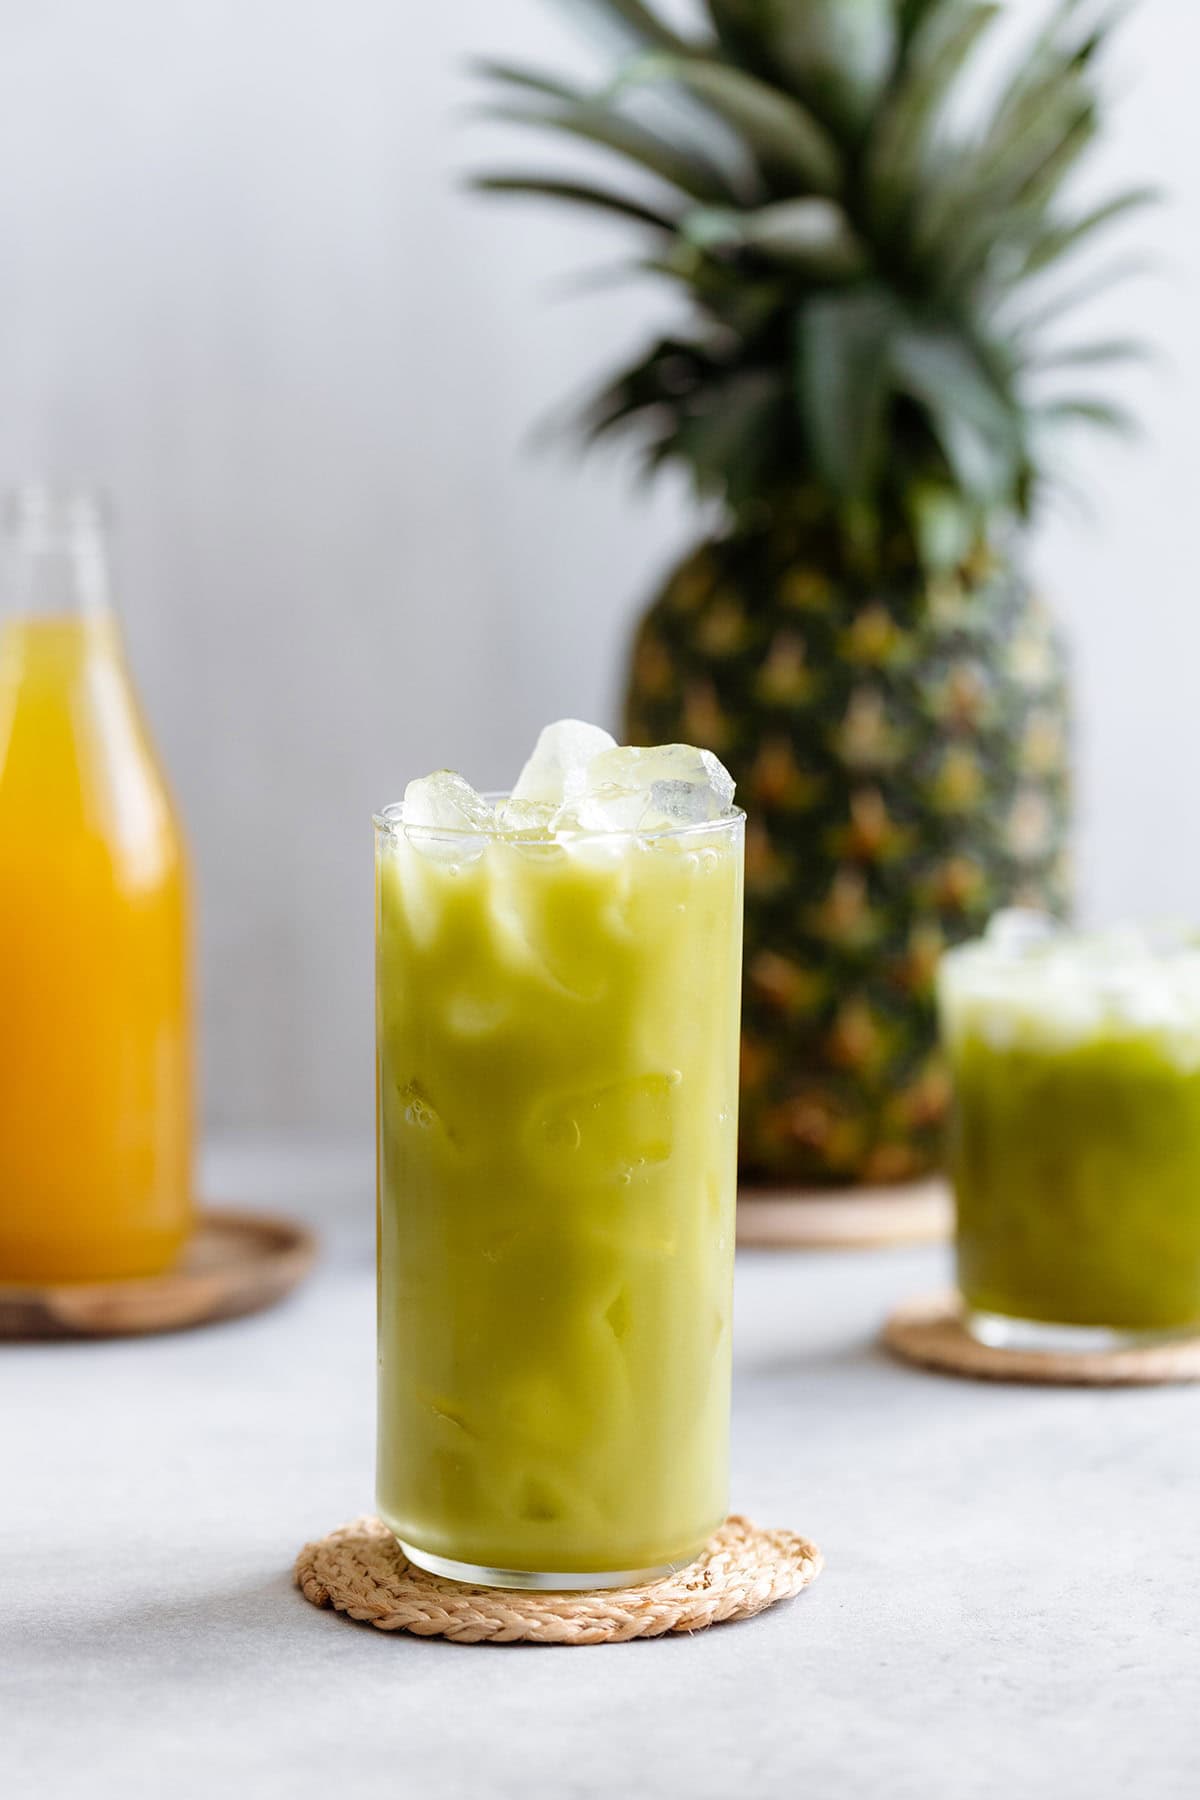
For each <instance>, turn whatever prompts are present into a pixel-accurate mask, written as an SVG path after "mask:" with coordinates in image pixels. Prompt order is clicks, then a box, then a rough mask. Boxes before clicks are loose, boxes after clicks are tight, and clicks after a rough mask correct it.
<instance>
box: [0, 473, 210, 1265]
mask: <svg viewBox="0 0 1200 1800" xmlns="http://www.w3.org/2000/svg"><path fill="white" fill-rule="evenodd" d="M187 911H188V907H187V874H186V868H185V861H184V850H183V843H182V837H181V833H180V830H179V826H178V823H177V820H176V817H175V813H174V810H173V808H172V805H171V800H170V797H169V794H168V792H167V788H166V784H165V781H164V779H163V776H162V773H161V770H160V768H159V764H158V761H157V758H156V756H155V753H154V749H153V746H152V744H151V742H150V738H149V735H148V733H147V731H146V727H145V724H144V722H143V720H142V717H141V713H140V711H139V708H138V704H137V698H136V695H135V693H134V690H133V685H132V681H131V679H130V675H129V670H128V668H127V666H126V663H125V658H124V653H123V649H122V644H121V634H120V631H119V628H118V625H117V620H116V616H115V613H114V611H113V607H112V602H111V598H110V593H109V582H108V567H107V554H106V544H105V530H104V521H103V517H102V513H101V509H100V507H99V506H98V504H97V502H96V500H95V499H94V498H93V497H92V496H90V495H88V494H86V493H58V492H54V491H48V490H45V489H40V488H34V489H26V490H22V491H21V492H20V493H18V494H16V495H14V496H12V497H11V498H10V500H9V502H8V505H7V509H6V511H5V514H4V517H3V524H2V528H0V1282H15V1283H39V1282H70V1281H100V1280H112V1279H118V1278H124V1277H132V1276H139V1275H151V1274H154V1273H156V1272H158V1271H159V1270H162V1269H164V1268H166V1267H167V1266H168V1265H169V1264H170V1263H171V1262H172V1261H173V1260H174V1258H175V1257H176V1255H177V1254H178V1252H179V1250H180V1248H181V1247H182V1245H183V1243H184V1240H185V1238H186V1236H187V1233H188V1229H189V1226H190V1223H191V1216H192V1181H191V1175H192V1170H191V1161H192V1021H191V1005H190V999H191V996H190V981H189V954H188V948H189V946H188V921H187Z"/></svg>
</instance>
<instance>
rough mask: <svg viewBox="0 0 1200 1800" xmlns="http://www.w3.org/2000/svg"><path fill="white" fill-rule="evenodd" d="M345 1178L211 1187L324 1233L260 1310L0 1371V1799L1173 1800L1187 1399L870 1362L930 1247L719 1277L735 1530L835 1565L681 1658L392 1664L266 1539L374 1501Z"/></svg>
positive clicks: (1184, 1653) (922, 1272)
mask: <svg viewBox="0 0 1200 1800" xmlns="http://www.w3.org/2000/svg"><path fill="white" fill-rule="evenodd" d="M367 1180H368V1177H367V1174H366V1170H365V1169H364V1167H363V1165H362V1163H361V1161H360V1160H359V1159H353V1160H349V1161H348V1160H347V1159H346V1158H345V1157H340V1156H336V1155H332V1154H319V1153H317V1152H315V1151H314V1152H312V1153H303V1154H301V1155H297V1154H296V1153H295V1152H293V1153H292V1154H291V1155H290V1156H288V1155H284V1154H282V1153H281V1152H279V1151H278V1150H273V1149H272V1148H271V1147H270V1146H263V1145H259V1146H254V1147H250V1148H245V1147H243V1148H242V1149H240V1150H239V1149H232V1148H227V1149H226V1150H225V1151H224V1152H222V1153H220V1154H217V1155H214V1156H212V1157H210V1159H209V1191H210V1193H212V1194H213V1195H214V1196H217V1197H220V1198H228V1199H230V1200H234V1199H240V1200H243V1201H247V1202H253V1203H256V1204H263V1205H266V1204H272V1205H276V1206H279V1207H289V1208H290V1209H291V1210H293V1211H295V1212H298V1213H302V1214H304V1215H305V1216H307V1217H309V1218H312V1219H315V1220H317V1221H319V1222H321V1223H322V1224H323V1227H324V1230H325V1240H326V1241H325V1255H324V1259H323V1262H322V1264H321V1267H320V1269H319V1272H318V1273H317V1274H316V1276H315V1277H314V1278H313V1280H312V1281H311V1282H310V1284H309V1285H308V1287H307V1288H306V1289H305V1290H304V1291H303V1292H302V1293H300V1294H299V1295H298V1296H297V1297H296V1298H295V1299H293V1300H292V1301H291V1302H290V1303H288V1304H286V1305H285V1306H283V1307H281V1308H279V1309H277V1310H276V1311H274V1312H271V1313H265V1314H262V1315H260V1316H258V1317H256V1318H250V1319H245V1320H241V1321H238V1322H233V1323H229V1324H225V1325H219V1326H214V1327H211V1328H209V1329H207V1330H202V1331H196V1332H191V1333H186V1334H180V1335H177V1336H171V1337H161V1338H156V1339H147V1340H143V1341H136V1342H135V1341H124V1342H113V1343H99V1344H86V1345H76V1344H48V1345H30V1346H13V1345H0V1426H2V1436H0V1715H2V1718H0V1793H3V1794H4V1796H6V1800H84V1797H86V1800H118V1796H119V1797H120V1800H125V1797H126V1796H141V1795H148V1796H156V1797H157V1796H168V1797H169V1800H210V1797H211V1800H216V1797H217V1796H221V1797H222V1800H224V1797H225V1796H229V1797H230V1800H242V1797H243V1796H246V1797H249V1800H270V1797H273V1796H276V1795H278V1796H280V1800H284V1797H286V1800H308V1797H309V1796H312V1797H313V1800H315V1797H316V1796H322V1797H323V1800H324V1797H327V1796H329V1795H334V1796H338V1797H339V1800H340V1797H341V1796H351V1795H357V1794H364V1795H365V1794H368V1793H369V1794H371V1795H376V1794H379V1795H387V1796H392V1795H395V1796H413V1797H414V1800H416V1797H419V1800H443V1797H447V1800H457V1797H458V1796H460V1795H461V1796H468V1795H471V1796H476V1795H478V1796H491V1795H495V1796H502V1797H504V1800H507V1797H509V1796H512V1797H513V1800H516V1797H517V1796H521V1797H522V1800H542V1797H545V1800H575V1797H579V1800H585V1797H586V1800H591V1797H592V1796H597V1797H598V1796H601V1795H604V1796H609V1795H617V1796H629V1797H632V1800H642V1797H657V1796H663V1797H668V1800H669V1797H673V1796H680V1797H683V1796H687V1800H709V1797H711V1800H741V1797H742V1796H747V1797H751V1796H753V1797H754V1800H760V1797H766V1800H775V1796H779V1797H780V1800H783V1797H785V1796H786V1797H788V1800H792V1797H793V1796H795V1797H797V1800H799V1797H800V1796H805V1797H806V1800H859V1797H860V1796H862V1797H870V1800H976V1797H979V1800H983V1797H986V1800H1043V1797H1045V1800H1076V1797H1078V1800H1117V1797H1118V1796H1119V1797H1120V1800H1126V1796H1130V1797H1131V1800H1175V1796H1180V1797H1183V1796H1187V1797H1188V1800H1195V1797H1196V1795H1197V1794H1200V1753H1198V1748H1197V1740H1198V1737H1200V1704H1198V1703H1200V1632H1198V1629H1197V1628H1198V1624H1200V1531H1198V1528H1197V1527H1198V1511H1200V1508H1198V1502H1200V1389H1191V1388H1175V1389H1170V1388H1166V1389H1161V1390H1147V1391H1143V1392H1094V1391H1087V1390H1076V1391H1069V1390H1067V1391H1051V1390H1044V1391H1043V1390H1037V1389H1032V1388H1016V1387H1014V1388H1003V1387H986V1386H977V1385H974V1384H971V1383H966V1382H957V1381H952V1380H947V1379H945V1378H939V1377H936V1376H933V1375H925V1374H921V1373H918V1372H916V1371H910V1370H907V1369H904V1368H901V1367H898V1366H896V1365H895V1364H893V1363H890V1362H889V1361H887V1360H886V1359H885V1358H884V1357H883V1356H882V1355H881V1354H880V1353H879V1352H878V1350H877V1349H876V1348H875V1347H874V1343H873V1338H874V1334H875V1330H876V1327H877V1325H878V1322H879V1320H880V1318H881V1316H882V1314H883V1312H884V1311H885V1309H886V1307H887V1306H888V1304H889V1302H891V1301H893V1300H895V1299H897V1298H899V1297H901V1296H903V1295H905V1294H909V1293H912V1292H914V1291H919V1290H921V1289H925V1288H928V1287H929V1286H931V1285H936V1284H937V1283H939V1282H940V1280H942V1279H943V1277H944V1274H945V1264H944V1259H943V1256H942V1255H941V1253H938V1252H933V1251H904V1252H891V1253H852V1254H851V1253H841V1254H837V1253H835V1254H826V1255H823V1256H813V1257H797V1256H788V1255H781V1254H770V1253H761V1252H760V1253H756V1254H752V1255H745V1256H743V1257H742V1258H741V1259H740V1262H739V1270H738V1313H737V1340H736V1341H737V1351H736V1362H737V1376H736V1388H735V1429H734V1481H733V1493H734V1502H735V1505H736V1506H737V1507H738V1508H739V1509H741V1510H743V1511H746V1512H749V1513H750V1514H751V1515H752V1516H754V1517H756V1518H758V1519H760V1520H763V1521H766V1522H771V1523H776V1524H786V1525H792V1526H796V1527H798V1528H799V1529H801V1530H803V1531H805V1532H807V1533H808V1534H809V1535H810V1536H812V1537H814V1538H816V1540H817V1541H818V1542H819V1543H820V1544H821V1545H822V1547H823V1549H824V1550H825V1552H826V1555H827V1558H828V1568H827V1570H826V1572H825V1574H824V1575H823V1576H822V1577H821V1579H820V1580H819V1581H818V1582H817V1584H816V1586H815V1587H814V1588H813V1589H812V1590H811V1591H810V1592H809V1593H807V1594H805V1595H803V1596H801V1598H800V1599H798V1600H797V1601H795V1602H793V1603H791V1604H789V1605H786V1606H783V1607H780V1608H777V1609H775V1610H774V1611H772V1612H770V1613H767V1614H765V1615H763V1616H762V1617H761V1618H759V1619H757V1620H754V1621H752V1622H750V1623H748V1624H745V1625H740V1626H723V1627H719V1628H717V1629H715V1630H713V1631H710V1632H708V1633H705V1634H702V1635H700V1636H697V1637H696V1638H694V1639H686V1638H679V1639H669V1640H662V1641H657V1642H648V1643H635V1644H628V1645H615V1646H608V1647H603V1648H596V1649H579V1650H539V1649H511V1648H509V1649H503V1648H487V1647H483V1646H479V1647H465V1646H454V1645H449V1644H445V1643H441V1642H435V1641H428V1642H422V1641H417V1640H415V1639H409V1638H405V1637H404V1636H401V1635H397V1636H385V1635H384V1634H382V1633H379V1632H376V1631H373V1630H370V1629H368V1628H367V1627H365V1626H355V1625H352V1624H350V1623H348V1622H347V1621H346V1620H344V1619H341V1618H339V1617H336V1616H334V1615H332V1614H328V1613H319V1612H317V1611H316V1610H315V1609H313V1608H312V1607H310V1606H308V1605H306V1604H305V1602H304V1601H303V1600H301V1598H300V1597H299V1595H298V1594H297V1593H296V1591H295V1590H294V1589H293V1588H292V1586H291V1584H290V1579H289V1571H290V1566H291V1562H292V1558H293V1556H294V1555H295V1552H296V1550H297V1549H298V1548H299V1546H300V1545H301V1544H302V1543H303V1542H304V1541H305V1540H306V1539H307V1538H309V1537H313V1536H318V1535H320V1534H321V1533H322V1532H323V1531H324V1530H326V1529H328V1528H329V1527H330V1526H332V1525H335V1524H338V1523H340V1522H341V1521H343V1520H345V1519H348V1518H351V1517H353V1516H354V1515H355V1514H357V1513H359V1512H363V1511H368V1510H370V1507H371V1464H372V1452H373V1445H372V1435H373V1418H372V1410H373V1394H372V1383H373V1375H374V1347H373V1342H372V1330H373V1317H372V1311H373V1272H372V1260H371V1258H372V1250H371V1229H372V1225H371V1207H370V1198H369V1191H368V1187H367Z"/></svg>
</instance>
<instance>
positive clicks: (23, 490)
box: [0, 481, 110, 545]
mask: <svg viewBox="0 0 1200 1800" xmlns="http://www.w3.org/2000/svg"><path fill="white" fill-rule="evenodd" d="M109 512H110V509H109V505H108V501H107V499H106V497H105V495H104V494H103V493H102V492H101V491H100V489H98V488H93V487H87V486H85V485H82V484H77V483H74V482H53V481H23V482H20V483H19V484H18V485H17V486H16V487H12V488H9V490H8V492H7V493H6V494H5V496H4V503H3V510H2V514H0V517H2V518H3V524H4V529H5V531H6V532H7V533H8V534H9V535H10V536H17V537H20V538H23V539H25V540H34V541H36V542H37V543H38V544H46V545H55V544H62V543H65V542H70V541H72V540H75V539H77V538H79V537H81V536H91V535H93V534H95V533H99V532H103V531H104V530H105V528H106V527H107V525H108V523H109Z"/></svg>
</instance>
